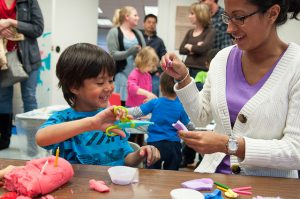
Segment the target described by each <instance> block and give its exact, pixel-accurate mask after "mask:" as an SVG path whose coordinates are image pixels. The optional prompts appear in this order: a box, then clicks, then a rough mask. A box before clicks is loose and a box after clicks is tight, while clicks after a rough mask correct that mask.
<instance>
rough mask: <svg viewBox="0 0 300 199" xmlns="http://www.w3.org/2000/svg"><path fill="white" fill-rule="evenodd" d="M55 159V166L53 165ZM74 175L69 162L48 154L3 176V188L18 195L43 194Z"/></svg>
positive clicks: (32, 195)
mask: <svg viewBox="0 0 300 199" xmlns="http://www.w3.org/2000/svg"><path fill="white" fill-rule="evenodd" d="M55 159H57V166H55V165H54V162H55ZM73 175H74V171H73V168H72V166H71V164H70V163H69V162H68V161H66V160H65V159H63V158H56V157H55V156H49V157H46V158H41V159H35V160H31V161H28V162H27V163H26V165H25V166H24V167H17V168H15V169H13V170H12V171H10V172H9V173H7V174H6V175H5V176H4V188H5V189H7V190H8V191H11V192H16V193H17V194H18V195H22V196H28V197H36V196H39V195H45V194H47V193H49V192H51V191H53V190H55V189H57V188H58V187H60V186H62V185H63V184H65V183H66V182H68V181H69V180H70V179H71V178H72V177H73Z"/></svg>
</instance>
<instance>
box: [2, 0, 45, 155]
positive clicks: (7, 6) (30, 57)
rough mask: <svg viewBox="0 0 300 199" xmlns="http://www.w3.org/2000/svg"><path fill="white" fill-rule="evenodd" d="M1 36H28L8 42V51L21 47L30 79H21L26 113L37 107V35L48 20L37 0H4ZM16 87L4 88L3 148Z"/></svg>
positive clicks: (38, 52) (21, 57)
mask: <svg viewBox="0 0 300 199" xmlns="http://www.w3.org/2000/svg"><path fill="white" fill-rule="evenodd" d="M0 19H1V21H2V23H1V25H0V37H3V38H10V37H12V36H13V35H14V34H15V33H14V32H13V31H12V30H11V27H13V28H16V30H17V32H19V33H22V34H23V35H24V36H25V39H24V40H23V41H20V42H13V41H8V42H7V50H8V51H14V50H17V51H18V54H19V58H20V61H21V62H22V64H23V67H24V69H25V71H26V72H27V73H28V76H29V78H28V79H26V80H24V81H22V82H21V93H22V100H23V105H24V112H27V111H31V110H33V109H36V108H37V101H36V86H37V77H38V68H39V67H40V66H41V65H42V64H41V56H40V50H39V46H38V43H37V38H38V37H39V36H41V35H42V33H43V30H44V20H43V15H42V12H41V9H40V7H39V4H38V2H37V0H0ZM12 113H13V86H9V87H3V88H0V150H1V149H5V148H8V147H9V144H10V136H11V128H12V115H13V114H12Z"/></svg>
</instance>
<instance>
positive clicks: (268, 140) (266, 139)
mask: <svg viewBox="0 0 300 199" xmlns="http://www.w3.org/2000/svg"><path fill="white" fill-rule="evenodd" d="M231 49H232V46H231V47H228V48H225V49H223V50H221V51H220V52H219V53H218V54H217V56H216V57H215V58H214V59H213V60H212V62H211V65H210V70H209V72H208V77H207V80H206V82H205V85H204V88H203V90H202V91H201V92H198V90H197V87H196V84H195V82H194V81H192V82H191V83H190V84H189V85H187V86H186V87H184V88H182V89H179V90H178V89H177V84H176V85H175V86H174V89H175V91H176V93H177V95H178V97H179V99H180V101H181V102H182V104H183V106H184V108H185V110H186V111H187V113H188V115H189V116H190V118H191V120H192V121H193V122H194V123H195V124H196V125H197V126H206V125H207V124H208V123H209V122H211V120H212V119H214V121H215V122H216V127H215V131H216V132H217V133H221V134H227V135H230V134H232V135H236V136H241V137H244V139H245V158H244V159H243V160H240V159H238V158H237V157H236V156H231V157H230V159H231V164H236V163H239V164H240V166H241V169H242V172H241V174H243V175H257V176H274V177H287V178H297V177H298V174H297V170H299V169H300V46H298V45H297V44H295V43H289V46H288V49H287V50H286V52H285V53H284V55H283V56H282V58H281V59H280V61H279V62H278V63H277V65H276V67H275V68H274V70H273V72H272V74H271V76H270V77H269V79H268V80H267V81H266V82H265V84H264V85H263V86H262V88H261V89H260V90H259V91H258V92H257V93H256V94H255V95H254V96H253V97H252V98H251V99H250V100H249V101H248V102H247V103H246V104H245V105H244V106H243V107H242V109H241V111H240V113H239V114H244V115H245V116H246V118H247V121H246V123H241V122H240V121H239V120H238V119H237V120H236V122H235V125H234V128H233V129H232V128H231V125H230V119H229V112H228V107H227V102H226V64H227V58H228V55H229V53H230V50H231ZM224 156H225V154H224V153H213V154H206V155H204V158H203V160H202V162H201V164H200V165H199V166H198V168H197V169H196V170H195V171H196V172H205V173H214V172H215V171H216V168H217V166H218V165H219V164H220V162H221V161H222V159H223V158H224Z"/></svg>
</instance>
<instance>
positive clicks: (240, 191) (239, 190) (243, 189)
mask: <svg viewBox="0 0 300 199" xmlns="http://www.w3.org/2000/svg"><path fill="white" fill-rule="evenodd" d="M251 189H252V187H250V186H249V187H238V188H234V189H232V191H234V192H235V193H238V194H241V195H252V192H251V191H250V190H251Z"/></svg>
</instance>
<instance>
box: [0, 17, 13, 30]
mask: <svg viewBox="0 0 300 199" xmlns="http://www.w3.org/2000/svg"><path fill="white" fill-rule="evenodd" d="M11 25H12V23H11V19H1V20H0V31H2V30H4V29H7V28H8V27H10V26H11Z"/></svg>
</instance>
